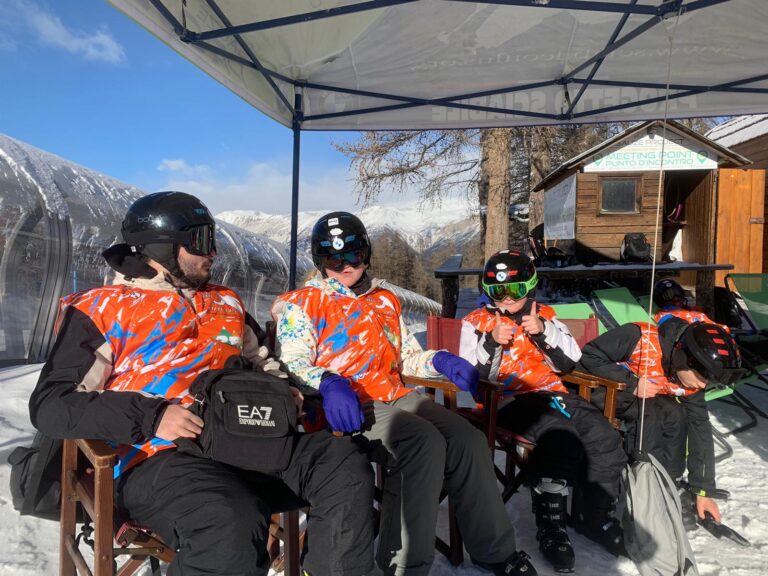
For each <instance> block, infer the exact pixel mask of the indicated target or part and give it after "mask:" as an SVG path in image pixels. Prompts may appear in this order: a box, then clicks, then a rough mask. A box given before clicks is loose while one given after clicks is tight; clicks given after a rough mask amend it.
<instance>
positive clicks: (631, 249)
mask: <svg viewBox="0 0 768 576" xmlns="http://www.w3.org/2000/svg"><path fill="white" fill-rule="evenodd" d="M619 254H620V256H621V261H622V262H624V263H625V264H627V263H629V262H650V261H651V245H650V243H649V242H648V239H647V238H646V237H645V234H643V233H642V232H630V233H629V234H625V235H624V240H623V241H622V243H621V250H620V252H619Z"/></svg>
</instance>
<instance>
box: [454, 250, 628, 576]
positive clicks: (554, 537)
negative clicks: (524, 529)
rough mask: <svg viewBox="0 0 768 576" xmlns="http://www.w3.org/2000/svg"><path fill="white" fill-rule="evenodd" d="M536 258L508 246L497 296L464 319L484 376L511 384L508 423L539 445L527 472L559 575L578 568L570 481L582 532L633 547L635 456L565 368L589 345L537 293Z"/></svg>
mask: <svg viewBox="0 0 768 576" xmlns="http://www.w3.org/2000/svg"><path fill="white" fill-rule="evenodd" d="M537 283H538V276H537V274H536V268H535V266H534V264H533V262H532V261H531V259H530V258H529V257H528V256H526V255H525V254H522V253H520V252H516V251H509V250H502V251H500V252H497V253H496V254H494V255H493V256H491V257H490V258H489V259H488V261H487V262H486V263H485V266H484V268H483V276H482V289H483V292H484V294H485V295H486V296H487V297H488V300H489V303H488V304H485V305H483V306H482V307H480V308H478V309H476V310H474V311H472V312H470V313H469V314H467V315H466V316H465V317H464V319H463V323H462V332H461V355H462V357H464V358H466V359H467V360H469V361H470V362H471V363H473V364H474V365H476V366H477V368H478V370H479V371H480V374H481V376H482V377H484V378H487V379H489V380H492V381H495V382H499V383H501V384H503V385H504V392H503V397H502V400H501V402H500V408H499V414H498V423H499V425H500V426H502V427H504V428H506V429H508V430H511V431H513V432H515V433H517V434H519V435H520V436H522V437H523V438H525V439H526V440H528V441H529V442H532V443H534V444H536V448H535V449H534V450H533V452H532V454H531V458H530V462H529V464H528V466H527V467H526V470H525V472H524V474H525V475H526V478H527V483H528V484H529V485H530V487H531V496H532V499H533V507H534V512H535V513H536V524H537V527H538V531H537V539H538V541H539V548H540V550H541V551H542V553H543V554H544V556H545V557H546V558H547V559H548V560H549V562H551V563H552V565H553V567H554V568H555V570H556V571H558V572H569V571H571V570H572V569H573V566H574V562H575V556H574V551H573V548H572V546H571V542H570V539H569V537H568V534H567V532H566V526H567V517H568V513H567V510H568V507H567V497H568V488H569V487H570V488H572V489H573V503H574V505H573V507H572V519H573V523H574V524H575V526H576V528H577V530H578V531H579V532H582V533H584V534H585V535H587V536H588V537H589V538H591V539H593V540H595V541H597V542H599V543H600V544H601V545H603V546H605V547H606V549H608V550H609V551H610V552H612V553H614V554H617V555H618V554H624V553H625V552H624V545H623V534H622V531H621V526H620V524H619V522H618V520H617V519H616V518H614V511H615V507H616V500H617V497H618V490H619V479H620V476H621V471H622V469H623V468H624V465H625V464H626V461H627V457H626V454H625V453H624V450H623V449H622V447H621V437H620V435H619V433H618V432H617V431H616V430H614V429H613V427H612V426H611V424H610V423H609V422H608V421H607V420H606V419H605V418H604V417H603V415H602V413H601V412H600V411H599V410H598V409H597V408H595V407H594V406H593V405H592V404H590V403H589V402H587V401H586V400H584V399H583V398H581V397H580V396H578V395H577V394H569V393H568V389H567V388H566V387H565V386H564V385H563V382H562V381H561V379H560V374H562V373H567V372H570V371H571V370H573V368H574V366H575V364H576V362H577V361H578V360H579V358H580V357H581V351H580V350H579V346H578V344H577V343H576V340H575V339H574V338H573V336H571V334H570V332H569V331H568V328H567V327H566V326H565V324H563V323H562V322H560V321H559V320H558V319H557V317H556V316H555V312H554V310H553V309H552V308H550V307H549V306H546V305H542V304H538V303H537V302H536V301H535V300H534V290H535V288H536V285H537Z"/></svg>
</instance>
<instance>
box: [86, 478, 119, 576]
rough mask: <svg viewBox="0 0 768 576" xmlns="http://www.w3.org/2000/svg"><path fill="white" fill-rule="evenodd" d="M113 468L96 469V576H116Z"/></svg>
mask: <svg viewBox="0 0 768 576" xmlns="http://www.w3.org/2000/svg"><path fill="white" fill-rule="evenodd" d="M113 474H114V472H113V468H112V467H111V466H109V467H101V466H99V465H98V464H97V465H96V468H95V482H94V487H93V491H94V494H93V498H94V508H95V509H94V515H92V516H91V517H92V518H93V520H94V522H93V523H94V527H95V529H96V531H95V533H94V543H93V544H94V546H93V562H94V568H95V569H94V576H112V575H113V574H114V554H113V547H112V542H113V536H112V531H113V530H114V516H113V513H114V478H113Z"/></svg>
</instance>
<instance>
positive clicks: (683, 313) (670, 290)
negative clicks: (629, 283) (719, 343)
mask: <svg viewBox="0 0 768 576" xmlns="http://www.w3.org/2000/svg"><path fill="white" fill-rule="evenodd" d="M653 303H654V304H656V308H657V309H658V310H657V311H656V314H654V316H653V321H654V322H656V324H660V323H661V321H662V319H663V318H665V317H667V316H674V317H675V318H680V319H681V320H685V321H686V322H687V323H688V324H691V323H693V322H706V323H708V324H716V322H714V321H713V320H712V319H710V317H709V316H707V315H706V314H705V313H704V311H703V310H697V309H694V308H692V307H691V306H689V305H688V303H687V302H686V297H685V290H683V287H682V286H680V284H678V283H677V282H675V281H674V280H672V279H671V278H665V279H663V280H659V281H658V282H657V283H656V286H654V287H653ZM719 326H721V327H722V328H723V330H725V331H726V332H730V331H731V329H730V328H729V327H728V326H725V325H723V324H719Z"/></svg>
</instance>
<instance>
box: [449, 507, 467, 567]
mask: <svg viewBox="0 0 768 576" xmlns="http://www.w3.org/2000/svg"><path fill="white" fill-rule="evenodd" d="M448 537H449V540H450V544H451V548H450V554H449V555H448V561H449V562H450V563H451V564H452V565H453V566H458V565H460V564H461V563H462V562H463V561H464V541H463V540H462V538H461V531H460V530H459V521H458V520H457V519H456V508H455V507H454V505H453V501H452V500H451V499H450V498H448Z"/></svg>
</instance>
